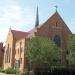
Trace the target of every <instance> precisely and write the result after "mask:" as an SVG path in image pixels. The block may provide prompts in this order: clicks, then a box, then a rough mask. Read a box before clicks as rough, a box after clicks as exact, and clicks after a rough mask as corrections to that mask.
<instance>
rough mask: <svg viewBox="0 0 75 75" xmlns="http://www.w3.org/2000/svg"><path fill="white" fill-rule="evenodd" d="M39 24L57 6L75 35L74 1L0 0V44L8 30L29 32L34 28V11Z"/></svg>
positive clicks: (53, 11)
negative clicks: (37, 12) (37, 16)
mask: <svg viewBox="0 0 75 75" xmlns="http://www.w3.org/2000/svg"><path fill="white" fill-rule="evenodd" d="M37 5H38V9H39V21H40V24H42V23H44V22H45V21H46V20H47V19H48V18H50V16H51V15H52V14H54V13H55V11H56V8H55V6H56V5H57V6H58V9H57V10H58V12H59V14H60V16H61V17H62V18H63V20H64V21H65V23H66V24H67V26H68V27H69V28H70V30H71V31H72V33H75V0H0V42H5V41H6V38H7V35H8V31H9V29H10V28H11V29H15V30H20V31H29V30H31V29H32V28H34V26H35V20H36V9H37Z"/></svg>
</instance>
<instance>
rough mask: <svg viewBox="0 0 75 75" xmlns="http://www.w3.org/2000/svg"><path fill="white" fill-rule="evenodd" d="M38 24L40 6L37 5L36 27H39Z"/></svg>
mask: <svg viewBox="0 0 75 75" xmlns="http://www.w3.org/2000/svg"><path fill="white" fill-rule="evenodd" d="M38 25H39V13H38V6H37V11H36V22H35V27H37V26H38Z"/></svg>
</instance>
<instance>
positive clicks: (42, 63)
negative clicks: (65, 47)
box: [27, 37, 61, 68]
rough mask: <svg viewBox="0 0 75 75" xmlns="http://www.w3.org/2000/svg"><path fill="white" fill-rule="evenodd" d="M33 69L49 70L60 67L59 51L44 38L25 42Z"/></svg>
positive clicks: (52, 43) (35, 38)
mask: <svg viewBox="0 0 75 75" xmlns="http://www.w3.org/2000/svg"><path fill="white" fill-rule="evenodd" d="M27 49H28V50H29V59H30V63H31V64H32V66H33V68H51V67H52V66H60V65H61V49H59V48H58V47H57V46H56V45H55V43H54V42H53V41H52V40H50V39H48V38H45V37H34V38H32V39H30V40H29V41H28V42H27Z"/></svg>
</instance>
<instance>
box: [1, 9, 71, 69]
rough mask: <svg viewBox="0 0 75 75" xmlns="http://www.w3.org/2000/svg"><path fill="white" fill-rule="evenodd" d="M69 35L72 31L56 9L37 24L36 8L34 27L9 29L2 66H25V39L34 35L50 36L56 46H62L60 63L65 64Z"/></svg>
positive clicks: (22, 67) (21, 67)
mask: <svg viewBox="0 0 75 75" xmlns="http://www.w3.org/2000/svg"><path fill="white" fill-rule="evenodd" d="M70 35H72V32H71V31H70V29H69V28H68V26H67V25H66V23H65V22H64V21H63V19H62V18H61V16H60V14H59V13H58V11H56V12H55V13H54V14H53V15H52V16H51V17H50V18H49V19H48V20H47V21H46V22H44V23H43V24H42V25H39V15H38V8H37V13H36V23H35V28H33V29H32V30H30V31H29V32H22V31H17V30H12V29H10V30H9V32H8V36H7V39H6V42H5V48H4V50H3V60H2V61H3V67H4V69H6V68H8V67H14V65H15V66H16V68H19V69H20V70H23V69H24V68H26V62H27V61H26V58H27V54H26V50H25V49H26V48H25V45H26V40H27V39H28V38H32V37H36V36H43V37H47V38H50V39H51V40H53V41H54V42H55V44H57V46H58V47H60V48H62V63H64V64H67V59H66V56H67V39H68V37H69V36H70ZM0 49H1V48H0Z"/></svg>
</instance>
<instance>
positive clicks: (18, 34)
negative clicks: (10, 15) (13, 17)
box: [11, 30, 29, 40]
mask: <svg viewBox="0 0 75 75" xmlns="http://www.w3.org/2000/svg"><path fill="white" fill-rule="evenodd" d="M11 32H12V34H13V37H14V38H15V39H16V40H20V39H22V38H25V37H26V36H27V35H28V34H29V33H28V32H22V31H17V30H11Z"/></svg>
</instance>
